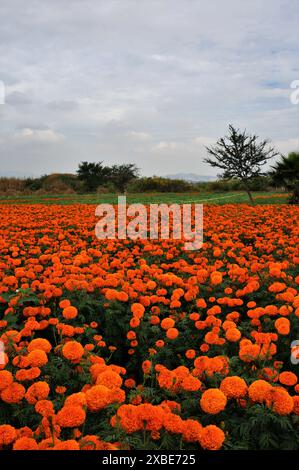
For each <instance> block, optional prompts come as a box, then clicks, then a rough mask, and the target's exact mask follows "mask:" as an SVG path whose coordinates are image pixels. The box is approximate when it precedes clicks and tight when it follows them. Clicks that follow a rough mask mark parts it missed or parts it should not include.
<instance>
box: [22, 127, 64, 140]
mask: <svg viewBox="0 0 299 470" xmlns="http://www.w3.org/2000/svg"><path fill="white" fill-rule="evenodd" d="M15 138H17V139H22V140H24V141H31V142H45V143H57V142H61V141H62V140H64V136H63V135H62V134H60V133H58V132H55V131H53V130H52V129H30V128H29V127H26V128H24V129H22V130H21V131H19V132H17V133H16V134H15Z"/></svg>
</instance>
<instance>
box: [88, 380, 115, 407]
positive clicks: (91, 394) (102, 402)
mask: <svg viewBox="0 0 299 470" xmlns="http://www.w3.org/2000/svg"><path fill="white" fill-rule="evenodd" d="M110 394H111V390H110V389H109V388H108V387H105V386H104V385H95V386H94V387H91V388H90V389H89V390H87V391H86V402H87V408H88V409H89V410H90V411H99V410H102V409H103V408H105V407H106V406H107V405H108V404H109V403H110Z"/></svg>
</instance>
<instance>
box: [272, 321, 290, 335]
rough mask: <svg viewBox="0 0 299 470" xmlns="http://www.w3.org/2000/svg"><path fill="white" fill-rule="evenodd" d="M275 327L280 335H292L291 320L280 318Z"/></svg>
mask: <svg viewBox="0 0 299 470" xmlns="http://www.w3.org/2000/svg"><path fill="white" fill-rule="evenodd" d="M274 326H275V328H276V330H277V332H278V333H279V334H280V335H284V336H286V335H288V334H289V333H290V320H289V319H288V318H284V317H281V318H278V319H277V320H275V323H274Z"/></svg>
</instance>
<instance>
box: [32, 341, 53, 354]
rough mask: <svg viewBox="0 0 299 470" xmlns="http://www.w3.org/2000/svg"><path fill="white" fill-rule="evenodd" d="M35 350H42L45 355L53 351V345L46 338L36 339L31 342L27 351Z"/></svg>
mask: <svg viewBox="0 0 299 470" xmlns="http://www.w3.org/2000/svg"><path fill="white" fill-rule="evenodd" d="M34 349H41V350H42V351H45V353H49V352H50V351H51V349H52V345H51V343H50V342H49V341H48V340H47V339H44V338H36V339H33V340H32V341H30V343H29V345H28V347H27V350H28V352H31V351H34Z"/></svg>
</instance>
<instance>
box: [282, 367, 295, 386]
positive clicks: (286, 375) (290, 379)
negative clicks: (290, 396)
mask: <svg viewBox="0 0 299 470" xmlns="http://www.w3.org/2000/svg"><path fill="white" fill-rule="evenodd" d="M278 380H279V382H280V383H281V384H283V385H287V386H288V387H292V386H294V385H296V383H297V382H298V379H297V375H296V374H294V373H293V372H287V371H285V372H281V373H280V374H279V377H278Z"/></svg>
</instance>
